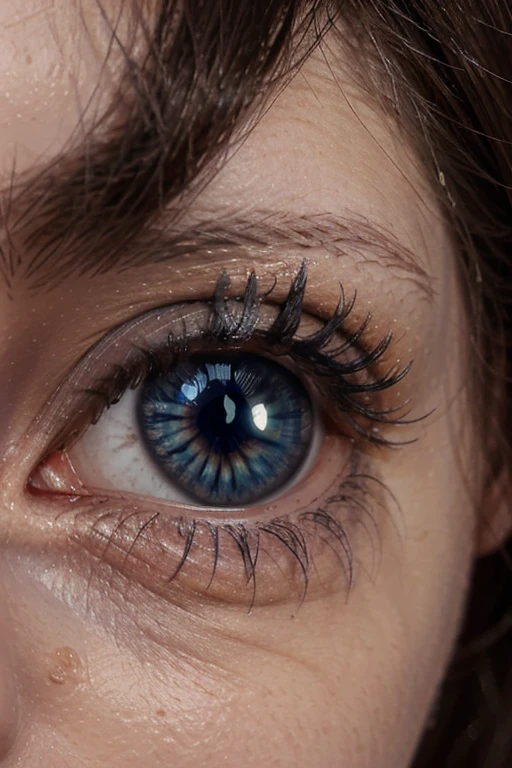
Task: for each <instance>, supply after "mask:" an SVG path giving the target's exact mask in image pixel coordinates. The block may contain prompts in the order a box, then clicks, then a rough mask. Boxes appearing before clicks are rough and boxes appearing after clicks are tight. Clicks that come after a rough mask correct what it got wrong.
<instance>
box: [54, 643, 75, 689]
mask: <svg viewBox="0 0 512 768" xmlns="http://www.w3.org/2000/svg"><path fill="white" fill-rule="evenodd" d="M48 678H49V679H50V680H51V682H52V683H55V684H56V685H64V684H65V683H79V682H81V681H82V680H83V679H84V667H83V664H82V662H81V661H80V656H79V655H78V653H77V652H76V651H75V650H74V649H73V648H70V647H69V646H67V645H65V646H63V647H62V648H57V649H56V650H55V652H54V654H53V658H52V665H51V667H50V671H49V673H48Z"/></svg>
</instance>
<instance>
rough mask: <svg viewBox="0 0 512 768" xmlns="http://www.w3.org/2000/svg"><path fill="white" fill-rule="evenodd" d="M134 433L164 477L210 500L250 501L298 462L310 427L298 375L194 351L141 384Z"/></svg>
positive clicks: (262, 362)
mask: <svg viewBox="0 0 512 768" xmlns="http://www.w3.org/2000/svg"><path fill="white" fill-rule="evenodd" d="M139 420H140V429H141V433H142V437H143V439H144V442H145V444H146V446H147V449H148V451H149V452H150V453H151V455H152V457H153V459H154V461H155V463H156V464H157V465H158V466H159V468H160V469H161V470H162V471H163V472H164V473H165V474H166V476H167V477H168V479H169V481H170V483H172V484H173V485H175V486H176V487H178V488H179V489H180V490H181V491H182V492H184V493H185V494H186V495H188V496H189V497H190V498H191V499H192V500H194V499H195V500H197V501H201V502H205V503H207V504H211V505H214V506H241V505H243V504H252V503H255V502H257V501H258V500H260V499H262V498H264V497H265V496H268V495H269V494H270V493H272V492H273V491H276V490H277V489H279V488H280V487H281V486H283V485H284V484H286V483H287V482H288V481H289V480H290V479H291V478H292V477H293V475H294V474H295V473H296V472H297V470H298V469H299V468H300V466H301V464H302V463H303V461H304V459H305V457H306V455H307V453H308V449H309V445H310V442H311V431H312V423H311V420H312V411H311V402H310V400H309V397H308V395H307V393H306V391H305V389H304V387H303V385H302V383H301V381H300V380H299V379H298V378H297V377H296V376H295V375H294V374H292V373H291V372H290V371H289V370H288V369H286V368H284V367H282V366H280V365H278V364H277V363H275V362H274V361H272V360H269V359H267V358H264V357H260V356H257V355H250V354H232V355H211V356H207V355H195V356H193V357H190V358H188V359H187V360H186V361H184V362H182V363H180V364H179V365H177V366H176V367H175V368H173V369H172V370H171V371H169V372H168V373H167V374H166V375H164V376H160V377H159V378H157V379H155V380H153V381H148V382H146V384H145V385H144V387H143V388H142V391H141V395H140V400H139Z"/></svg>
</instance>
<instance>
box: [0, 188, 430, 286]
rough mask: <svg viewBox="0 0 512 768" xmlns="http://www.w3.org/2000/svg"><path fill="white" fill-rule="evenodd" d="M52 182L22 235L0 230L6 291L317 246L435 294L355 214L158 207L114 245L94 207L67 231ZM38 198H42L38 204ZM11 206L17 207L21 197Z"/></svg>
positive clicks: (412, 258) (404, 250) (422, 273)
mask: <svg viewBox="0 0 512 768" xmlns="http://www.w3.org/2000/svg"><path fill="white" fill-rule="evenodd" d="M48 181H50V178H48ZM51 181H52V183H53V187H52V188H49V189H47V194H46V196H45V195H44V194H43V195H41V192H40V186H39V185H38V186H39V190H38V200H34V199H31V196H30V194H29V195H27V197H28V200H27V202H26V203H25V205H24V206H23V208H22V211H23V212H22V214H18V222H21V230H23V225H24V224H25V226H26V225H27V223H28V224H29V225H28V227H27V232H25V234H22V233H21V232H20V226H19V225H18V226H16V227H15V228H14V233H13V234H10V233H9V230H8V228H7V227H4V229H3V232H4V237H3V244H2V240H0V277H1V278H3V282H4V283H5V286H6V288H7V292H8V294H12V291H13V286H14V284H15V283H22V284H23V285H24V287H26V288H28V290H29V291H30V292H33V293H41V292H48V291H51V290H53V289H55V288H57V287H58V286H59V285H61V284H63V283H65V282H67V281H70V280H77V279H84V278H87V277H98V276H101V275H106V274H108V273H117V274H121V273H124V272H126V271H128V270H131V269H135V268H140V267H144V266H149V265H157V264H163V263H167V262H170V261H172V260H173V259H176V258H178V257H180V256H191V257H194V256H196V257H201V258H202V259H203V260H204V259H205V258H206V257H207V256H208V257H213V256H214V255H216V254H220V253H222V254H223V255H225V256H226V258H229V256H230V255H234V254H236V255H240V254H241V253H246V254H247V255H250V254H254V253H255V252H257V253H258V254H262V253H269V254H279V255H281V254H285V253H287V252H290V251H293V252H297V251H300V252H301V253H302V255H303V256H306V255H307V251H317V252H322V251H323V252H324V253H327V254H329V255H332V256H335V257H350V258H357V259H360V260H361V261H364V262H375V263H378V264H379V265H380V266H381V267H384V268H387V269H389V270H391V271H392V272H393V274H396V275H398V276H405V277H407V278H408V279H410V280H412V281H413V282H414V283H415V285H417V287H418V288H420V289H421V290H422V291H423V292H424V293H426V294H427V296H428V297H429V298H431V297H432V295H433V292H434V291H433V280H432V277H431V276H430V275H429V273H428V271H427V270H426V268H425V267H424V266H422V264H421V263H420V260H419V257H418V254H416V253H413V252H412V250H411V249H410V248H408V247H407V246H405V244H403V243H402V242H400V241H399V240H398V238H397V237H396V236H395V235H394V234H393V233H392V232H391V231H389V230H387V229H385V228H384V227H383V226H380V225H377V224H376V223H375V222H372V221H370V220H369V219H367V218H366V217H362V216H359V215H357V214H354V213H349V212H347V213H345V214H344V215H341V214H340V215H338V214H334V213H326V212H318V213H309V214H306V213H302V214H297V213H294V212H290V211H272V212H271V211H266V210H256V209H253V210H250V211H248V212H244V211H240V212H236V211H229V210H221V209H219V210H217V211H210V212H208V213H207V214H205V215H203V217H202V218H201V219H200V220H195V221H194V223H193V224H188V225H187V224H184V223H183V222H180V220H179V219H177V218H176V217H175V216H174V217H173V216H172V215H171V217H170V220H169V219H168V216H167V214H166V211H165V210H163V211H161V212H160V214H159V216H157V217H155V218H153V219H149V220H147V221H146V222H145V223H144V224H143V226H142V227H141V228H140V229H139V230H138V231H137V233H136V234H134V236H133V237H129V238H122V239H121V238H119V239H118V242H117V243H113V242H112V232H111V230H110V227H109V224H110V222H109V218H108V216H105V218H104V219H102V217H101V216H98V213H97V212H95V216H94V218H93V217H92V216H90V217H89V221H87V213H84V215H83V217H82V218H81V220H80V227H79V228H78V230H79V231H78V232H77V231H76V229H75V231H73V226H74V225H75V226H76V219H71V220H69V221H66V217H63V216H62V211H58V209H57V206H56V205H55V202H56V201H57V200H58V199H59V197H61V194H60V192H59V190H58V189H57V187H56V184H55V179H54V178H53V179H51ZM25 189H27V187H25ZM41 200H43V201H46V202H45V203H43V206H42V207H41V205H40V201H41ZM15 205H16V208H17V209H18V210H20V207H21V206H20V199H19V198H18V199H16V200H15ZM3 210H4V211H5V210H6V208H5V206H4V208H3ZM4 218H5V217H4ZM33 218H36V219H37V225H36V226H35V227H34V226H30V223H31V222H32V221H33ZM1 225H2V222H1V221H0V226H1ZM88 231H89V232H91V236H90V237H89V238H88V239H89V242H87V232H88ZM77 235H78V236H77ZM24 244H25V245H24ZM91 246H92V247H91Z"/></svg>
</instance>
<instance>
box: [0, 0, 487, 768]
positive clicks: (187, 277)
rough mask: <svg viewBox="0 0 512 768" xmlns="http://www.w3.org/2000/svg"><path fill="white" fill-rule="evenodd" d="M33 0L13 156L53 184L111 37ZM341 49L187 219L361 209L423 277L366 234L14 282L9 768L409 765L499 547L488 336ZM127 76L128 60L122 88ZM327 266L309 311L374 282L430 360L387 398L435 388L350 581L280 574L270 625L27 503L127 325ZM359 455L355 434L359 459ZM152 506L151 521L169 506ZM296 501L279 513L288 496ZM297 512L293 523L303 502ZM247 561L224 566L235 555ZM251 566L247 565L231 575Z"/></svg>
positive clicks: (324, 557) (442, 236) (3, 740)
mask: <svg viewBox="0 0 512 768" xmlns="http://www.w3.org/2000/svg"><path fill="white" fill-rule="evenodd" d="M13 7H14V4H13V3H12V2H10V0H2V2H1V3H0V19H1V23H0V29H1V33H0V57H1V59H0V115H1V117H0V159H1V167H2V168H3V171H4V186H7V185H8V183H9V178H10V174H11V171H12V167H13V158H14V157H16V173H22V172H23V173H30V172H31V171H32V172H36V169H37V168H38V166H39V165H40V164H41V163H44V162H47V161H48V160H50V159H51V158H52V157H53V156H54V155H55V154H56V153H57V152H58V151H60V150H61V149H62V147H64V146H65V144H66V141H67V139H68V138H69V136H70V135H71V132H72V131H73V129H74V127H75V126H76V123H77V120H78V117H79V115H80V110H81V105H82V104H83V103H84V101H85V100H86V99H87V98H88V96H89V95H90V94H91V93H92V91H93V90H94V87H95V85H96V84H97V81H98V73H99V71H100V68H101V63H102V60H103V54H104V52H105V50H106V45H107V43H108V35H107V33H106V32H105V30H104V29H103V28H102V26H101V22H100V20H99V18H98V17H97V16H96V11H95V8H96V4H95V3H91V8H88V6H87V4H84V7H85V10H86V11H88V14H86V17H87V20H88V27H89V28H88V32H87V33H85V32H84V30H83V28H82V27H81V25H80V23H79V22H78V21H77V18H78V17H77V7H76V5H75V4H73V3H68V2H62V3H59V2H55V3H53V4H49V3H38V2H36V0H33V2H24V3H22V4H16V10H13ZM21 7H23V11H21V10H20V8H21ZM57 21H58V24H57ZM57 30H58V33H57ZM36 32H37V34H36ZM64 41H66V42H65V43H64ZM70 41H74V44H73V45H72V44H71V43H70ZM324 51H326V56H327V59H326V58H324V56H323V55H322V53H320V52H319V51H318V52H317V53H315V54H314V55H312V56H311V57H310V59H309V60H308V61H307V63H306V64H305V66H304V67H303V69H302V71H301V73H300V74H298V75H297V76H296V77H295V78H294V79H293V81H292V82H291V83H290V84H289V85H288V86H287V88H286V89H285V91H284V92H283V93H282V94H281V95H280V96H279V98H278V99H277V101H276V102H275V103H274V104H273V105H272V107H271V108H270V109H269V111H268V112H267V113H266V114H265V116H264V117H263V118H262V119H261V121H260V122H259V124H258V125H257V127H256V128H255V129H254V131H253V132H252V133H251V134H250V136H249V138H248V139H247V140H246V141H245V142H244V143H243V145H242V146H241V147H240V148H239V149H238V151H237V152H236V153H234V154H233V155H232V157H231V158H230V160H229V161H228V162H227V163H226V164H225V165H224V167H223V168H222V170H221V171H220V172H219V174H218V175H217V176H216V177H215V178H214V179H213V181H212V182H211V183H210V185H209V186H208V188H207V189H205V190H204V192H203V193H202V194H201V196H200V197H199V198H198V199H197V200H196V201H195V203H194V206H193V208H192V209H191V210H190V211H189V214H188V216H189V217H190V220H191V221H197V220H202V219H203V218H204V217H205V216H207V215H208V216H211V215H213V213H215V215H216V216H219V217H220V216H223V215H224V216H225V215H228V214H229V213H230V211H235V212H238V213H239V212H240V211H242V212H244V213H248V214H251V215H255V212H256V213H257V212H261V211H263V212H264V211H273V212H274V213H275V212H282V213H283V216H284V215H288V214H290V213H293V214H297V215H305V216H310V215H311V216H314V215H322V216H324V215H327V214H329V215H332V216H335V217H349V218H354V217H355V218H356V219H358V220H359V221H365V220H368V221H371V222H372V223H373V224H376V225H377V226H378V227H379V228H381V229H382V230H384V231H385V232H386V233H388V235H389V236H390V237H393V238H394V239H395V240H396V241H397V242H398V243H400V245H401V247H402V248H403V249H404V253H405V252H407V253H409V254H411V255H412V260H411V262H410V263H409V265H408V266H407V265H404V264H403V263H401V262H400V261H397V262H394V261H393V259H391V258H390V259H386V258H385V256H384V252H383V251H382V250H379V249H378V248H377V249H372V248H371V246H370V245H368V244H365V243H362V244H361V243H357V242H350V238H348V239H347V242H346V243H344V244H343V248H342V249H340V248H337V249H336V248H332V247H324V244H323V243H322V242H317V243H316V245H313V246H311V247H308V248H307V249H304V248H301V247H300V246H299V245H296V246H293V245H291V244H290V245H280V246H271V245H269V246H268V247H267V248H261V249H257V248H254V249H239V251H238V252H237V253H226V254H218V253H217V254H213V255H207V254H204V255H201V254H195V255H194V256H192V257H190V258H185V257H184V258H182V259H181V261H173V262H172V263H169V264H160V265H157V266H151V268H150V269H147V268H145V267H143V266H139V267H137V268H134V269H133V270H131V271H127V272H124V273H123V274H122V276H121V278H120V277H119V275H110V276H109V275H106V276H103V277H101V278H100V277H96V278H94V277H90V276H86V277H83V278H81V279H80V278H77V279H74V280H67V281H65V282H63V283H62V284H60V285H58V286H55V287H52V289H51V291H49V292H44V293H40V294H37V295H36V294H34V293H33V292H32V291H30V290H28V288H27V286H25V285H24V284H23V281H22V280H21V279H18V278H17V277H16V276H15V277H14V279H13V281H12V284H11V286H10V288H9V290H7V288H6V287H5V288H4V287H3V286H2V285H0V547H1V550H2V557H1V558H0V765H1V766H2V768H3V766H5V767H6V768H8V767H9V768H10V766H20V767H21V768H37V766H41V767H43V766H44V768H48V766H52V768H65V767H72V768H85V767H86V766H91V767H94V768H117V767H118V766H119V768H121V766H122V767H123V768H125V766H132V765H133V766H135V765H141V764H144V765H147V766H151V767H152V768H159V766H162V768H164V766H165V767H166V768H167V767H168V766H169V765H172V766H176V768H196V767H197V766H201V765H208V766H211V768H221V766H222V768H235V767H238V766H245V767H246V768H252V767H254V768H256V766H266V767H268V768H270V767H271V766H283V767H284V766H289V767H290V768H292V766H301V768H316V767H317V766H322V767H323V768H338V767H340V768H341V767H345V766H346V767H347V768H397V767H400V768H406V766H408V765H409V764H410V761H411V759H412V755H413V751H414V748H415V745H416V743H417V741H418V738H419V736H420V734H421V732H422V730H423V728H424V724H425V721H426V718H427V716H428V713H429V711H430V708H431V706H432V703H433V700H434V697H435V695H436V692H437V689H438V685H439V683H440V680H441V679H442V676H443V673H444V670H445V668H446V665H447V663H448V660H449V657H450V653H451V651H452V648H453V645H454V642H455V639H456V633H457V630H458V627H459V623H460V618H461V612H462V609H463V605H464V601H465V598H466V594H467V588H468V579H469V575H470V572H471V567H472V563H473V561H474V557H475V555H476V553H477V551H478V547H479V541H478V535H477V531H478V529H479V522H480V520H479V514H478V510H475V505H474V504H472V503H471V499H472V498H473V499H474V498H478V497H479V493H480V489H481V487H482V483H483V471H482V466H483V458H484V457H482V456H481V455H480V454H479V447H478V436H477V435H475V434H474V432H473V431H472V428H471V418H470V406H469V403H468V395H467V384H468V381H467V370H468V364H467V355H468V354H469V351H468V344H467V334H468V327H469V324H468V319H467V318H466V317H465V315H464V312H463V309H462V300H461V286H460V285H459V284H458V282H457V276H456V258H457V256H456V254H455V253H454V252H453V249H452V246H451V243H450V237H449V233H448V232H447V230H446V227H445V224H444V223H443V218H442V216H441V212H440V204H439V202H438V199H437V195H438V194H441V193H442V188H441V187H439V189H436V190H433V189H431V187H430V186H429V184H428V182H427V179H426V174H425V173H424V171H423V170H422V169H421V167H420V164H419V161H418V159H417V158H416V156H415V154H414V152H413V150H412V148H410V147H409V144H408V141H407V138H406V136H404V135H403V133H402V131H401V129H400V128H399V127H398V126H397V125H395V124H393V123H392V122H391V121H390V120H389V119H388V118H387V117H386V116H385V115H384V114H383V113H382V112H381V110H380V109H379V108H378V107H377V106H376V105H375V104H373V103H372V100H371V98H370V97H369V96H368V94H366V93H365V92H363V90H362V89H361V87H360V86H358V85H357V84H356V83H355V81H354V79H353V77H352V73H351V64H350V61H348V60H347V59H346V57H345V56H344V53H343V51H342V50H341V49H340V47H339V44H338V42H333V43H332V46H331V47H330V48H324ZM328 63H329V64H330V65H331V66H328ZM115 72H116V61H115V56H114V60H113V62H112V66H111V67H110V69H109V70H108V76H106V75H104V77H107V80H108V77H111V78H115ZM97 98H100V97H99V96H98V97H97ZM106 98H108V84H107V85H106V86H105V88H103V89H102V90H101V99H106ZM0 237H4V235H3V234H2V233H0ZM304 257H306V259H307V261H308V267H309V279H308V288H307V304H308V311H310V312H311V314H315V315H317V316H326V315H328V314H329V312H332V310H333V308H334V307H335V306H336V303H337V301H338V299H339V295H340V283H343V285H344V287H345V289H346V291H348V292H349V293H350V294H352V293H353V292H354V291H357V303H356V309H355V310H354V311H355V312H357V313H359V316H360V317H361V318H363V319H364V317H365V316H366V314H367V312H368V311H370V312H371V315H372V333H374V335H375V338H377V337H378V336H383V335H384V334H385V333H387V332H388V331H392V332H393V334H394V341H393V344H392V347H391V352H390V354H391V355H392V357H393V360H398V359H400V360H401V361H403V362H404V363H406V362H408V361H409V360H414V365H413V368H412V370H411V373H410V374H409V375H408V376H407V377H406V379H405V380H404V382H403V387H402V389H400V387H399V388H398V389H399V392H396V391H393V393H390V396H391V397H392V398H393V397H396V402H398V403H403V402H405V400H406V399H408V398H412V400H411V408H412V411H411V413H412V416H413V417H418V418H419V417H420V416H424V417H425V418H423V419H422V420H421V421H419V422H418V423H416V424H414V425H411V426H409V427H406V428H403V430H402V431H401V432H399V434H398V436H397V437H398V440H403V438H405V439H406V440H408V439H412V440H415V442H412V443H410V444H408V445H403V446H401V447H399V448H395V449H390V450H387V449H383V450H377V451H376V450H373V449H372V450H370V449H369V448H368V456H367V459H366V460H367V461H368V468H369V471H370V472H373V473H375V474H376V475H377V476H378V477H380V478H381V479H382V482H383V483H384V484H385V486H386V488H387V489H388V491H387V492H386V493H385V503H384V502H382V503H375V504H374V505H373V506H372V504H373V502H371V501H370V509H369V511H368V514H367V515H366V517H365V525H363V524H362V523H360V524H358V523H354V524H353V525H352V527H351V530H350V531H349V532H348V535H349V537H350V536H351V537H352V539H351V547H352V550H353V555H354V577H353V583H352V585H351V588H350V589H348V587H347V582H346V578H345V577H344V574H343V570H342V569H337V567H336V566H335V563H334V559H333V557H332V555H329V553H328V551H327V549H326V548H325V547H324V548H322V547H321V546H318V547H317V552H316V555H315V559H316V562H317V565H318V576H317V577H313V578H312V584H311V591H310V593H309V594H308V596H307V597H306V599H305V601H304V602H303V603H302V604H300V605H299V602H300V601H299V600H298V597H297V595H298V593H297V589H296V588H295V587H293V574H292V575H291V576H290V574H288V573H287V571H286V570H284V571H279V569H277V568H275V569H273V570H272V569H271V568H270V567H269V568H268V572H267V571H265V573H264V574H263V576H262V582H264V583H263V584H262V593H261V594H262V597H261V598H260V600H259V602H257V604H256V605H255V607H254V609H253V610H252V611H251V612H249V611H248V610H247V608H248V603H247V590H245V589H240V591H239V592H238V591H237V589H236V588H233V589H231V590H230V589H227V588H226V589H225V588H224V587H222V586H221V582H220V581H217V583H218V585H219V586H218V587H217V588H216V589H217V591H216V592H215V590H214V592H215V594H214V599H211V597H210V596H208V595H207V594H206V593H205V592H204V589H203V591H201V588H200V587H198V586H197V584H196V583H195V582H194V577H193V565H190V567H188V568H187V569H185V573H184V576H183V579H182V580H181V582H180V583H179V584H178V583H177V585H176V591H175V592H174V591H173V589H172V588H171V589H170V590H169V591H168V592H166V593H165V594H164V593H162V592H161V591H158V590H157V589H155V588H152V582H151V575H150V576H149V577H148V578H145V577H144V578H143V577H142V576H141V569H140V568H139V569H137V567H136V565H135V566H134V567H133V568H132V569H131V570H130V569H129V570H128V571H124V572H123V571H122V570H120V569H119V568H117V567H116V564H115V562H114V560H115V558H114V560H113V559H112V558H111V559H110V560H109V557H108V556H105V557H104V558H102V557H100V556H99V555H98V552H97V551H92V552H91V551H89V550H88V549H87V547H85V548H83V549H81V550H80V552H79V553H77V548H76V541H75V540H76V530H75V529H74V528H73V525H72V522H71V519H72V518H71V517H70V516H69V515H68V516H67V517H66V515H64V518H63V519H61V518H60V517H59V515H60V513H61V511H62V502H61V501H59V502H58V503H57V502H55V501H53V500H52V497H51V495H49V494H46V495H45V494H44V493H43V494H41V495H37V494H33V493H30V492H28V491H27V479H28V475H29V474H30V470H31V468H33V467H34V466H36V465H37V462H38V461H39V460H40V459H41V458H42V457H43V455H44V452H45V449H47V445H46V444H45V439H46V437H45V434H42V429H40V427H39V426H38V424H40V422H38V421H37V417H38V415H40V414H41V413H44V409H45V408H46V407H47V405H46V404H47V402H48V400H49V398H51V397H52V395H53V394H54V392H55V390H56V388H57V386H58V385H59V383H60V382H61V381H62V380H63V379H65V377H66V376H67V374H68V372H69V370H70V368H71V367H72V366H73V365H76V363H77V362H78V360H79V359H80V357H81V356H82V355H83V354H84V353H85V352H86V351H87V350H88V349H89V348H90V347H91V345H92V344H93V343H94V342H96V341H97V340H99V339H100V338H101V337H102V336H103V335H104V334H105V333H106V332H107V331H108V330H109V329H111V328H112V327H113V326H115V325H116V324H119V323H121V322H124V321H127V320H129V319H131V318H133V317H135V316H136V315H138V314H140V313H143V312H146V311H148V310H150V309H152V308H154V307H159V306H164V305H166V304H173V303H177V302H180V301H184V300H187V301H190V300H196V299H197V300H200V299H205V298H208V296H210V295H211V293H212V290H213V287H214V285H215V282H216V280H217V278H218V276H219V273H220V272H221V271H222V270H223V269H226V270H227V271H228V273H229V274H230V276H231V277H232V280H233V291H234V292H235V293H236V291H237V290H241V289H242V288H243V285H244V284H245V281H246V278H247V275H248V273H249V272H250V271H251V270H252V269H253V270H254V271H255V272H256V275H257V276H258V279H259V280H260V281H261V285H262V286H263V287H264V286H268V285H271V284H272V282H273V279H274V278H275V277H277V278H278V280H277V285H276V289H275V290H276V293H275V294H274V295H275V296H276V297H277V298H279V296H284V295H285V294H286V292H287V290H288V288H289V284H290V280H291V278H292V277H293V275H294V274H295V273H296V271H297V269H298V268H299V266H300V264H301V263H302V260H303V258H304ZM350 450H352V444H351V443H350V440H349V439H348V438H343V439H341V438H340V439H339V440H338V442H337V451H338V453H337V454H336V456H337V457H338V458H339V461H340V462H342V460H343V456H345V457H346V455H347V453H348V452H349V451H350ZM361 451H362V452H363V454H364V453H365V451H366V449H365V448H364V447H362V448H361ZM340 466H341V464H340ZM468 467H470V468H471V483H468V479H467V476H466V473H467V470H468ZM104 471H105V473H107V471H108V470H107V469H105V470H104ZM324 471H325V467H323V466H322V463H321V461H320V463H319V465H318V470H317V472H318V474H317V475H314V476H313V477H311V478H310V479H309V481H308V482H309V483H310V484H312V485H313V486H314V487H317V486H318V487H320V485H321V477H322V472H324ZM85 472H86V474H87V469H85ZM81 479H82V480H84V482H85V481H87V480H89V478H87V477H86V478H81ZM315 483H316V485H315ZM381 501H382V500H381ZM138 503H139V506H140V505H141V504H145V505H146V507H147V508H148V509H151V505H152V504H154V500H151V499H145V500H144V499H141V500H139V501H138ZM274 504H275V511H276V514H281V513H282V511H283V510H284V507H283V506H280V504H284V502H280V501H279V499H277V500H276V501H275V502H274ZM286 504H288V505H289V506H288V507H287V511H293V510H292V507H293V504H294V500H293V498H288V500H287V501H286ZM160 508H161V506H160ZM171 512H172V510H169V514H170V513H171ZM340 512H341V511H340ZM196 514H197V511H196ZM84 525H85V523H84ZM369 531H370V533H369ZM74 541H75V543H73V542H74ZM314 546H315V545H314ZM235 556H236V553H234V552H228V553H226V555H225V557H226V563H228V564H229V562H230V561H229V558H230V557H235ZM233 567H235V566H233ZM240 567H241V566H240V565H238V564H237V566H236V568H240ZM338 570H339V572H338ZM229 572H230V566H229V565H226V567H225V568H224V570H223V569H222V568H221V573H220V574H219V575H218V577H217V579H218V580H220V579H222V578H224V577H226V578H229ZM288 578H289V579H290V584H292V586H289V585H288V581H287V579H288ZM199 581H200V580H198V582H199ZM203 587H204V585H203ZM235 587H236V584H235ZM273 590H275V591H276V592H277V593H278V595H279V599H276V600H273V599H272V592H273ZM226 594H229V600H228V599H227V598H226Z"/></svg>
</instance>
